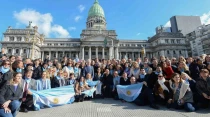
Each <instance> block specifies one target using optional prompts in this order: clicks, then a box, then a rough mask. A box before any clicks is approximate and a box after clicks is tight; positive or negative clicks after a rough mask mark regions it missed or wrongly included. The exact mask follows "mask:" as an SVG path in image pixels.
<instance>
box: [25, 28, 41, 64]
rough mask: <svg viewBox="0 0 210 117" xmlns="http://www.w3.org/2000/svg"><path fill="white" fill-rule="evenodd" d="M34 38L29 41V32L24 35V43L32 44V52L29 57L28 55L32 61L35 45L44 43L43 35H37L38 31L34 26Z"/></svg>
mask: <svg viewBox="0 0 210 117" xmlns="http://www.w3.org/2000/svg"><path fill="white" fill-rule="evenodd" d="M33 28H34V36H33V38H32V39H29V38H30V32H28V33H27V34H26V42H31V43H32V52H31V55H30V58H31V59H32V60H33V59H34V52H35V44H37V43H41V44H42V43H43V41H44V34H40V36H38V35H37V30H38V27H37V26H34V27H33Z"/></svg>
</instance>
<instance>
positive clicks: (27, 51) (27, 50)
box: [26, 48, 29, 58]
mask: <svg viewBox="0 0 210 117" xmlns="http://www.w3.org/2000/svg"><path fill="white" fill-rule="evenodd" d="M28 54H29V48H26V58H29V57H28Z"/></svg>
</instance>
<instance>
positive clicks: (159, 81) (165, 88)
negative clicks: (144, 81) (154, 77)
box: [158, 78, 169, 92]
mask: <svg viewBox="0 0 210 117" xmlns="http://www.w3.org/2000/svg"><path fill="white" fill-rule="evenodd" d="M165 81H166V80H165V78H163V79H162V80H159V79H158V83H159V85H160V87H161V88H162V89H163V90H166V91H168V92H169V90H168V88H167V87H166V85H165V84H164V83H165Z"/></svg>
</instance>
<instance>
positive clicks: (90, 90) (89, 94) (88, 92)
mask: <svg viewBox="0 0 210 117" xmlns="http://www.w3.org/2000/svg"><path fill="white" fill-rule="evenodd" d="M95 91H96V88H95V87H92V88H91V89H89V90H85V91H83V92H82V94H85V95H86V96H89V97H93V93H94V92H95Z"/></svg>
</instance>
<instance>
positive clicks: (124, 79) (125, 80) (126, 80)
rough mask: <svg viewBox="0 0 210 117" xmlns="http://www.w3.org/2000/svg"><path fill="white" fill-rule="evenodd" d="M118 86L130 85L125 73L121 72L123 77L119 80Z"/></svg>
mask: <svg viewBox="0 0 210 117" xmlns="http://www.w3.org/2000/svg"><path fill="white" fill-rule="evenodd" d="M120 85H130V79H129V78H128V77H127V73H126V72H123V75H122V77H121V78H120Z"/></svg>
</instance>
